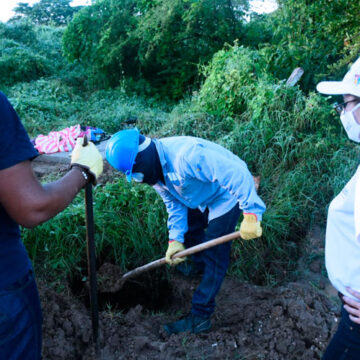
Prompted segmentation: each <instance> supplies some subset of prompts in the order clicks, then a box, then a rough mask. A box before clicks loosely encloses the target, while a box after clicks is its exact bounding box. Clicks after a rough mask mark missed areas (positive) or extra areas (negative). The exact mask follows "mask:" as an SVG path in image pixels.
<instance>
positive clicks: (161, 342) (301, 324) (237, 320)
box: [39, 276, 338, 360]
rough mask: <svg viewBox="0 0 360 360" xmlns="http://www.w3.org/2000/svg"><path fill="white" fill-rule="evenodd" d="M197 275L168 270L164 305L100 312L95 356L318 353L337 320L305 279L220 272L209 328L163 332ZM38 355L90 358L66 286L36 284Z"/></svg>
mask: <svg viewBox="0 0 360 360" xmlns="http://www.w3.org/2000/svg"><path fill="white" fill-rule="evenodd" d="M197 281H198V279H191V280H189V279H184V278H182V277H177V276H173V277H172V279H171V282H172V299H171V300H172V301H171V304H172V305H171V307H170V308H168V309H167V310H166V312H165V313H161V312H158V313H152V312H149V311H144V310H143V308H142V307H141V306H140V305H138V306H135V307H133V308H132V309H130V311H128V312H127V313H123V312H118V311H117V312H115V311H112V310H111V308H109V309H108V310H107V311H103V312H101V314H100V348H101V353H100V357H99V358H100V359H108V360H111V359H137V360H138V359H159V360H161V359H164V360H165V359H166V360H169V359H245V358H246V359H254V360H255V359H269V360H277V359H284V360H285V359H286V360H290V359H304V360H305V359H306V360H309V359H319V358H320V356H321V353H322V352H323V350H324V349H325V347H326V344H327V343H328V341H329V338H330V335H331V333H332V332H333V331H334V329H335V327H336V324H337V321H338V319H337V314H334V313H333V312H332V311H331V308H332V306H333V304H331V303H330V302H329V300H328V299H327V298H326V297H325V296H324V295H322V294H319V293H318V292H316V291H315V290H314V289H313V288H312V287H310V286H306V285H299V284H296V283H291V284H288V285H287V286H286V287H279V288H274V289H272V288H264V287H257V286H251V285H248V284H244V283H241V282H238V281H235V280H232V279H229V278H227V279H226V280H225V282H224V284H223V287H222V289H221V291H220V293H219V295H218V298H217V310H216V313H215V315H214V316H213V319H212V324H213V328H212V331H211V332H209V333H201V334H198V335H194V334H189V333H186V334H182V335H172V336H168V335H166V334H165V332H164V331H163V329H162V325H163V324H164V323H166V322H169V321H173V320H176V319H177V318H178V317H179V316H180V315H181V314H182V313H183V314H184V313H186V312H187V311H188V309H189V306H190V301H191V296H192V292H193V290H194V288H195V287H196V285H197ZM39 288H40V296H41V299H42V306H43V315H44V329H43V336H44V359H49V360H50V359H51V360H62V359H67V360H71V359H84V360H85V359H86V360H87V359H93V358H94V357H93V355H94V354H93V347H92V344H91V320H90V317H89V310H88V309H87V308H86V307H85V305H83V304H82V303H80V302H79V300H78V299H77V298H75V297H74V296H72V295H70V294H65V293H61V294H58V293H56V292H55V291H54V290H53V289H50V288H47V287H46V286H45V285H44V284H43V283H40V284H39Z"/></svg>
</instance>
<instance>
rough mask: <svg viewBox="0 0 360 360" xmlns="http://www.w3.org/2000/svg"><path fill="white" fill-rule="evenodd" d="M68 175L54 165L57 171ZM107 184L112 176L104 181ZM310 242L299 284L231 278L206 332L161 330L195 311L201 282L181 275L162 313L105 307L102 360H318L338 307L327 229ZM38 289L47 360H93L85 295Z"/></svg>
mask: <svg viewBox="0 0 360 360" xmlns="http://www.w3.org/2000/svg"><path fill="white" fill-rule="evenodd" d="M34 169H35V172H36V173H37V175H38V176H39V177H41V176H43V174H46V173H48V172H49V164H41V162H38V164H37V165H35V167H34ZM66 169H67V166H65V165H56V164H55V165H53V169H52V171H56V172H60V173H61V172H64V171H66ZM109 177H111V170H109V169H108V171H106V172H105V174H104V175H103V177H102V180H101V182H105V181H106V180H107V179H108V178H109ZM309 240H310V241H309V242H308V243H309V249H305V250H306V251H305V252H306V256H304V258H303V260H302V261H300V263H299V279H301V280H299V282H296V283H288V284H286V285H284V286H281V287H275V288H269V287H259V286H254V285H249V284H246V283H244V282H240V281H238V280H235V279H232V278H230V277H227V278H226V279H225V281H224V284H223V286H222V288H221V291H220V293H219V295H218V297H217V308H216V312H215V314H214V315H213V318H212V330H211V331H210V332H208V333H201V334H198V335H194V334H190V333H186V334H182V335H171V336H168V335H166V334H165V332H164V331H163V329H162V325H163V324H165V323H167V322H170V321H173V320H177V319H178V318H179V317H180V316H181V315H183V314H186V313H187V312H188V311H189V307H190V303H191V296H192V293H193V291H194V289H195V288H196V284H197V282H198V281H199V279H187V278H184V277H181V276H179V275H176V272H175V271H171V274H170V283H169V289H168V290H169V291H168V292H166V295H164V296H165V297H166V298H165V299H162V300H164V301H163V308H162V309H157V310H156V311H154V310H149V309H146V307H144V306H143V305H136V301H135V303H134V304H133V305H132V306H131V307H130V309H126V310H127V311H125V310H123V311H120V310H119V309H116V308H114V307H113V305H109V306H108V307H106V306H102V310H101V312H100V330H99V339H100V341H99V343H100V352H99V356H98V359H108V360H113V359H129V360H130V359H137V360H138V359H139V360H141V359H144V360H145V359H146V360H148V359H159V360H161V359H164V360H165V359H166V360H172V359H189V360H190V359H191V360H195V359H199V360H200V359H239V360H245V359H246V360H255V359H256V360H257V359H267V360H292V359H294V360H295V359H296V360H297V359H299V360H302V359H304V360H305V359H306V360H311V359H320V358H321V354H322V352H323V351H324V349H325V348H326V345H327V343H328V341H329V339H330V337H331V335H332V333H333V332H334V330H335V329H336V326H337V323H338V320H339V319H338V315H339V314H338V305H339V304H338V303H337V300H336V295H335V293H334V290H333V289H332V287H331V285H330V284H329V282H328V280H327V279H326V278H325V277H324V276H323V275H322V274H323V273H324V264H323V242H324V241H323V232H322V231H321V229H316V230H315V231H314V232H312V233H310V234H309ZM109 269H111V267H109ZM103 276H105V277H107V278H108V279H109V278H110V280H111V277H112V276H116V274H115V273H114V272H112V271H111V270H108V273H107V274H103ZM149 276H150V275H149ZM38 284H39V291H40V297H41V302H42V308H43V317H44V325H43V356H44V360H63V359H66V360H72V359H74V360H75V359H78V360H80V359H81V360H87V359H90V360H91V359H95V356H94V346H93V344H92V327H91V317H90V311H89V309H88V307H86V305H85V303H86V301H85V302H84V297H83V296H79V294H82V295H83V292H82V290H80V291H78V292H76V291H75V293H76V294H77V296H75V295H74V284H62V285H63V286H65V290H62V291H61V292H58V291H57V289H55V288H53V287H50V286H49V285H47V284H46V283H45V282H44V281H42V280H39V281H38ZM99 289H100V290H101V285H100V284H99ZM126 291H127V290H126V289H125V288H122V289H121V290H120V292H119V294H120V295H121V292H123V295H124V296H125V297H127V296H128V294H127V293H126ZM150 291H151V289H150ZM155 291H157V289H155ZM100 295H101V294H100ZM132 296H133V297H135V298H136V296H138V298H139V303H141V304H143V302H144V297H147V296H151V294H150V295H148V294H147V293H146V292H145V293H142V292H135V295H134V294H132Z"/></svg>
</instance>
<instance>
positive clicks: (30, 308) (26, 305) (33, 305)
mask: <svg viewBox="0 0 360 360" xmlns="http://www.w3.org/2000/svg"><path fill="white" fill-rule="evenodd" d="M41 325H42V314H41V307H40V300H39V295H38V290H37V286H36V283H35V279H34V275H33V273H32V271H30V272H29V274H28V275H26V276H25V277H24V278H22V279H21V280H19V281H17V282H16V283H14V284H13V285H11V286H10V287H7V288H6V289H0V360H38V359H41V340H42V339H41Z"/></svg>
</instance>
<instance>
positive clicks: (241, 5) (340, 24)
mask: <svg viewBox="0 0 360 360" xmlns="http://www.w3.org/2000/svg"><path fill="white" fill-rule="evenodd" d="M46 1H47V2H49V1H50V0H46ZM42 2H44V3H45V0H41V2H40V3H42ZM50 2H52V3H56V2H59V3H60V1H59V0H52V1H50ZM355 5H356V4H354V2H351V1H348V0H337V1H327V0H320V1H316V2H310V1H307V0H296V1H295V0H286V1H285V0H281V1H279V8H278V10H277V11H275V12H274V13H272V14H269V15H256V14H250V21H249V22H247V21H246V20H245V19H244V16H243V15H244V13H245V12H246V11H247V9H248V3H247V2H246V1H245V0H243V1H235V0H229V1H224V0H222V1H218V0H215V1H214V0H211V1H210V0H201V1H195V0H176V1H173V0H172V1H170V0H117V1H115V0H101V1H100V0H98V1H96V2H95V3H94V4H93V5H92V6H89V7H84V8H83V9H81V10H80V11H78V12H77V13H76V14H75V16H74V17H73V19H72V21H71V22H70V23H69V24H68V25H67V26H66V27H65V26H60V27H59V26H55V24H50V25H39V24H40V23H39V22H38V21H34V20H33V19H32V17H31V16H26V14H25V13H24V12H21V14H22V16H23V17H24V18H23V19H22V20H21V21H11V22H9V23H7V24H0V84H1V85H0V86H1V89H2V91H4V92H5V93H6V94H7V95H8V96H9V97H10V100H11V101H12V103H13V105H14V106H15V108H16V110H17V111H18V113H19V115H20V116H21V118H22V121H23V122H24V124H25V126H26V128H27V130H28V132H29V133H30V135H31V136H36V135H37V134H39V133H46V132H48V131H50V130H56V129H60V128H62V127H65V126H67V125H74V124H77V123H81V124H89V125H94V126H98V127H101V128H103V129H104V130H105V131H107V132H109V133H113V132H115V131H117V130H119V129H121V128H124V127H127V126H129V125H127V124H126V120H127V119H128V118H130V117H137V119H138V120H137V126H138V127H139V128H140V129H141V130H142V131H143V132H144V133H147V134H150V135H151V136H159V137H160V136H171V135H183V134H184V135H193V136H200V137H204V138H206V139H209V140H212V141H215V142H218V143H220V144H222V145H224V146H225V147H227V148H229V149H231V150H232V151H233V152H234V153H236V154H238V155H239V156H240V157H241V158H243V159H244V160H245V161H246V162H247V163H248V165H249V168H250V170H251V172H252V173H254V174H256V175H260V176H261V187H260V195H261V197H262V198H263V200H264V201H265V202H266V204H267V207H268V210H267V212H266V213H265V215H264V219H263V225H264V235H263V237H262V238H261V239H259V240H255V241H249V242H244V241H237V242H235V243H234V245H233V252H232V257H233V259H232V268H231V271H232V273H233V274H235V275H237V276H239V277H240V278H242V279H246V280H250V281H253V282H255V283H258V284H263V283H268V284H275V283H278V282H280V281H283V280H285V279H289V278H291V277H292V276H293V275H294V271H295V268H296V262H297V259H298V257H299V255H301V249H302V248H303V246H304V239H305V235H306V233H307V231H308V230H309V228H310V227H311V225H312V224H314V223H315V222H316V223H320V224H324V222H325V218H326V207H327V204H328V203H329V201H330V199H331V198H332V197H333V196H334V194H335V193H336V192H337V191H339V190H340V189H341V187H342V186H343V185H344V183H345V182H346V181H347V180H348V179H349V177H350V176H351V174H352V173H353V172H354V170H355V168H356V166H357V158H358V155H359V154H358V149H357V147H356V146H354V145H353V144H352V143H350V142H349V141H348V140H347V138H346V136H344V132H343V131H342V128H341V125H340V122H339V120H338V118H337V116H336V114H335V113H334V112H333V111H332V110H331V106H330V102H329V101H328V99H327V98H325V97H323V96H321V95H319V94H317V93H315V92H314V85H315V84H316V83H317V81H319V80H320V79H323V78H334V79H339V78H341V77H342V76H343V75H344V73H345V72H346V70H347V64H348V63H350V62H351V61H353V60H354V59H356V58H357V57H358V56H359V42H358V41H357V40H358V39H359V37H360V25H359V24H358V22H356V21H355V14H356V12H355ZM57 25H58V24H57ZM63 53H64V55H65V56H63ZM298 66H301V67H303V69H304V70H305V74H304V76H303V78H302V79H301V81H300V83H299V84H298V85H296V86H295V87H289V86H287V85H286V82H285V80H286V78H287V77H288V76H289V75H290V73H291V71H292V70H293V68H295V67H298ZM175 99H176V102H175V101H174V100H175ZM95 219H96V241H97V251H98V254H99V255H100V258H101V261H104V260H105V259H107V260H112V261H116V262H117V263H118V264H120V265H121V266H122V267H123V268H124V269H126V268H127V269H129V268H133V267H135V266H138V265H141V264H143V263H145V262H147V261H150V260H152V259H154V258H157V257H159V256H160V255H162V252H164V250H165V248H166V236H167V230H166V213H165V209H164V206H163V204H162V202H161V200H160V199H159V198H158V197H157V195H156V194H155V193H154V192H153V191H152V189H151V188H149V187H146V186H141V185H138V186H134V185H129V184H127V183H126V182H125V181H124V179H123V178H122V177H121V176H120V175H119V177H118V178H117V179H114V180H113V182H111V183H108V184H106V185H98V186H97V187H96V189H95ZM23 235H24V236H23V237H24V241H25V243H26V246H27V248H28V250H29V252H30V254H31V256H32V258H33V259H34V261H35V265H36V266H37V268H38V269H39V270H44V269H45V270H46V271H47V272H48V273H50V271H49V270H52V271H51V272H52V273H53V274H54V275H60V274H61V275H62V276H64V275H66V274H68V273H70V272H74V271H81V270H82V269H83V267H84V259H85V242H84V237H85V229H84V205H83V198H82V197H81V196H78V197H77V199H76V200H75V201H74V203H73V204H72V205H71V206H70V207H69V208H68V209H67V210H65V211H64V212H63V213H62V214H59V215H58V216H57V217H56V218H55V219H53V220H51V221H49V222H47V223H46V224H43V225H41V226H39V227H37V228H36V229H33V230H24V232H23ZM54 270H56V271H54Z"/></svg>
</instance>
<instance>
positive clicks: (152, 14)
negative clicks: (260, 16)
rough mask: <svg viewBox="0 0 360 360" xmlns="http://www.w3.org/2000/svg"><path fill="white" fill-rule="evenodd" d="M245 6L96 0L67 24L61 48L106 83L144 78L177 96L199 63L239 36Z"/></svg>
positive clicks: (219, 0) (212, 1) (208, 0)
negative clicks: (84, 64) (96, 0)
mask: <svg viewBox="0 0 360 360" xmlns="http://www.w3.org/2000/svg"><path fill="white" fill-rule="evenodd" d="M246 7H247V1H246V0H237V1H236V2H235V1H234V0H232V1H231V0H227V1H223V0H148V1H146V0H118V1H113V0H103V1H98V2H96V3H95V4H94V5H92V6H90V7H87V8H86V9H83V10H82V11H81V12H79V13H78V14H77V15H76V16H75V17H74V19H73V21H72V22H71V23H70V24H69V26H68V28H67V31H66V33H65V36H64V51H65V54H66V55H67V57H68V58H69V59H70V60H75V59H79V60H81V61H83V62H84V63H86V64H87V66H88V68H89V71H90V72H91V73H92V74H93V76H97V77H98V78H99V79H100V81H101V82H103V83H104V84H107V85H111V86H114V85H117V84H119V82H120V81H121V80H123V79H124V78H132V79H134V80H139V79H143V80H145V82H147V83H148V84H150V85H151V87H152V88H153V89H156V90H157V92H161V93H162V94H167V95H168V96H170V97H173V98H179V97H181V96H182V95H183V93H184V91H186V90H187V89H188V87H189V86H191V85H192V84H193V83H194V80H195V79H196V77H197V72H198V71H197V69H198V64H199V63H204V62H207V61H208V60H210V59H211V57H212V55H213V54H214V53H215V52H216V51H218V50H220V49H221V48H222V47H223V46H224V44H225V43H226V42H229V43H232V42H233V41H234V40H235V39H236V38H238V37H241V36H242V15H243V14H244V9H245V8H246Z"/></svg>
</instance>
